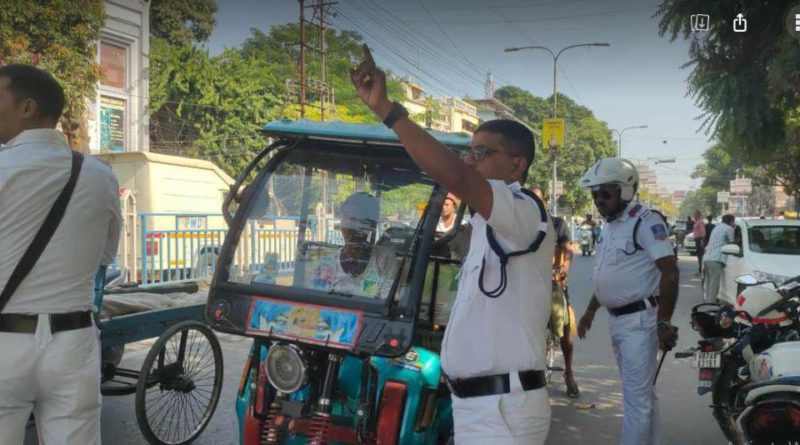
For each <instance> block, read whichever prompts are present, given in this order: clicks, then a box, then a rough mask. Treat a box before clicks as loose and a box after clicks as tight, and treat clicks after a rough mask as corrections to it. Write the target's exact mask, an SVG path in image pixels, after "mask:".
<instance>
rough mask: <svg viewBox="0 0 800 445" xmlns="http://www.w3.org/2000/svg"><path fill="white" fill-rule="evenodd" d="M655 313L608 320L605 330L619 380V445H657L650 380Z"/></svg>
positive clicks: (653, 362) (655, 362)
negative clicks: (620, 387) (620, 433)
mask: <svg viewBox="0 0 800 445" xmlns="http://www.w3.org/2000/svg"><path fill="white" fill-rule="evenodd" d="M657 311H658V310H657V309H656V308H650V309H647V310H645V311H641V312H636V313H633V314H628V315H623V316H621V317H615V316H613V315H612V316H610V319H609V328H610V329H609V330H610V332H611V342H612V344H613V345H614V353H615V355H616V358H617V366H618V367H619V372H620V377H621V378H622V399H623V407H624V409H623V411H624V417H623V419H622V438H621V441H620V443H621V444H622V445H657V444H658V443H659V441H660V427H659V418H658V417H659V416H658V398H657V397H656V391H655V387H654V386H653V379H654V378H655V375H656V369H657V368H658V332H657V327H656V323H657Z"/></svg>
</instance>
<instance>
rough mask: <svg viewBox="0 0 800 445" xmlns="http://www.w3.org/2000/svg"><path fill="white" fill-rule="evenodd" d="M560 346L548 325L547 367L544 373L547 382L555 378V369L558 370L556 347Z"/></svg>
mask: <svg viewBox="0 0 800 445" xmlns="http://www.w3.org/2000/svg"><path fill="white" fill-rule="evenodd" d="M557 347H558V338H557V337H556V336H555V335H553V330H552V329H550V327H549V326H548V328H547V357H546V360H547V369H545V372H544V375H545V380H546V381H547V384H548V385H549V384H550V382H551V381H552V380H553V371H555V370H556V348H557Z"/></svg>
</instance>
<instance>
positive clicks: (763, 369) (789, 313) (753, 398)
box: [736, 275, 800, 444]
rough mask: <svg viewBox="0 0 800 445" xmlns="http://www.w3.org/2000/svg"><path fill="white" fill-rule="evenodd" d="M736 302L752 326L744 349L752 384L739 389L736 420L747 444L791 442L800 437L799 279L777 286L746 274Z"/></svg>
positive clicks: (742, 316)
mask: <svg viewBox="0 0 800 445" xmlns="http://www.w3.org/2000/svg"><path fill="white" fill-rule="evenodd" d="M736 282H737V283H738V284H740V285H743V286H747V287H746V289H745V290H744V291H743V292H742V293H741V295H739V297H738V298H737V301H736V309H737V312H738V314H739V316H740V317H741V318H742V319H743V320H742V322H743V323H744V324H750V325H751V326H752V328H751V330H752V332H753V333H752V334H751V335H750V339H749V340H750V343H749V344H747V345H743V346H742V355H743V357H744V358H745V359H746V360H747V362H748V363H749V376H750V380H751V383H749V384H748V385H747V386H746V387H744V388H742V391H741V398H742V399H743V407H744V410H743V411H742V413H741V414H740V415H739V417H738V419H737V426H738V429H739V431H741V432H742V434H743V435H744V439H745V440H746V441H747V443H752V444H773V443H792V442H791V441H796V440H797V439H798V438H800V360H798V357H800V276H797V277H795V278H792V279H790V280H789V281H786V282H784V283H782V284H780V285H777V284H775V283H772V282H759V281H757V280H756V279H755V278H753V277H751V276H749V275H745V276H742V277H739V278H737V280H736Z"/></svg>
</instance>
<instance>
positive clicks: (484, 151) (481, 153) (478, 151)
mask: <svg viewBox="0 0 800 445" xmlns="http://www.w3.org/2000/svg"><path fill="white" fill-rule="evenodd" d="M494 153H500V150H495V149H494V148H490V147H487V146H485V145H478V146H477V147H472V148H471V149H470V150H469V151H464V152H461V159H463V160H467V159H472V160H473V161H475V162H480V161H482V160H484V159H486V156H489V155H491V154H494Z"/></svg>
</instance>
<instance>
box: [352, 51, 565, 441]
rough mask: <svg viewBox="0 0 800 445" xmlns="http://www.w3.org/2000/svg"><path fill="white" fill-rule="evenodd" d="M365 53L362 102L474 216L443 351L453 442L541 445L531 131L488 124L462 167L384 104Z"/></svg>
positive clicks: (538, 216) (544, 240)
mask: <svg viewBox="0 0 800 445" xmlns="http://www.w3.org/2000/svg"><path fill="white" fill-rule="evenodd" d="M364 53H365V61H364V62H363V63H362V64H361V65H360V66H359V67H358V68H357V69H356V70H353V72H352V73H351V77H352V80H353V84H354V85H355V86H356V88H357V90H358V93H359V95H360V96H361V98H362V100H364V102H365V103H366V104H367V105H368V106H369V107H370V108H371V109H372V111H374V112H375V113H376V114H377V115H378V116H379V117H380V118H381V119H383V122H384V124H386V125H387V126H388V127H389V128H392V129H393V130H394V131H395V133H397V135H398V136H399V137H400V140H401V141H402V143H403V145H404V146H405V148H406V151H407V152H408V154H409V155H410V156H411V158H412V159H413V160H414V162H415V163H416V164H417V165H418V166H419V167H420V168H421V169H422V170H423V171H425V172H426V173H427V174H428V175H430V176H431V177H432V178H434V179H435V180H436V181H437V182H438V183H439V184H441V186H442V187H443V188H444V189H446V190H448V191H450V192H452V193H453V194H454V195H456V196H457V197H458V198H460V199H461V200H463V201H465V202H466V203H467V204H468V205H469V206H470V207H471V208H472V209H473V210H474V211H475V215H474V216H473V217H472V218H471V220H470V223H471V224H472V238H471V241H470V249H469V253H468V254H467V257H466V258H465V260H464V262H463V266H462V268H461V276H460V280H459V286H458V295H457V297H456V300H455V304H454V306H453V309H452V312H451V314H450V320H449V322H448V324H447V330H446V331H445V337H444V340H443V343H442V368H443V370H444V372H445V373H446V374H447V377H448V381H449V384H450V388H451V391H452V393H453V418H454V421H455V441H456V443H457V444H459V445H471V444H476V445H477V444H481V445H482V444H493V445H517V444H519V445H523V444H524V445H531V444H543V443H544V441H545V439H546V437H547V434H548V432H549V428H550V405H549V400H548V396H547V390H546V388H545V387H544V386H545V378H544V369H545V332H546V326H547V321H548V319H549V317H550V287H551V285H550V283H551V270H552V256H553V250H554V248H555V241H554V234H553V226H552V224H551V223H550V222H549V219H548V217H547V212H546V210H545V209H544V206H543V205H542V203H541V201H540V200H539V199H538V198H535V197H534V196H533V194H532V193H530V192H527V191H524V190H522V187H521V184H522V183H524V181H525V177H526V174H527V170H528V166H529V165H530V163H531V162H532V160H533V157H534V139H533V133H532V132H531V131H530V130H529V129H527V128H526V127H525V126H523V125H522V124H520V123H519V122H516V121H511V120H496V121H489V122H486V123H484V124H482V125H481V126H480V127H478V128H477V129H476V130H475V133H474V135H473V138H472V142H471V144H470V147H471V149H470V151H469V152H468V153H467V154H466V156H465V157H464V160H463V161H461V160H459V159H458V158H457V157H456V156H455V155H454V154H453V153H452V152H451V151H450V150H449V149H447V148H446V147H444V146H443V145H441V144H440V143H439V142H438V141H437V140H436V139H434V138H433V137H432V136H431V135H430V134H428V133H427V132H426V131H425V130H424V129H422V128H420V127H419V126H418V125H417V124H415V123H414V122H412V121H411V120H409V119H408V112H407V111H405V109H404V108H403V107H402V106H401V105H400V104H399V103H397V102H394V103H392V102H390V101H389V99H388V98H387V96H386V76H385V74H384V73H383V72H382V71H381V70H379V69H378V68H377V67H376V66H375V62H374V61H373V60H372V56H371V54H370V52H369V49H368V48H366V46H365V47H364ZM510 253H513V254H514V255H510V256H509V255H508V254H510Z"/></svg>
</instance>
